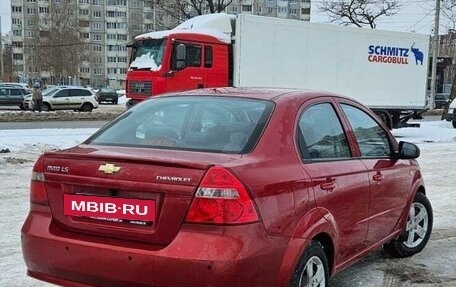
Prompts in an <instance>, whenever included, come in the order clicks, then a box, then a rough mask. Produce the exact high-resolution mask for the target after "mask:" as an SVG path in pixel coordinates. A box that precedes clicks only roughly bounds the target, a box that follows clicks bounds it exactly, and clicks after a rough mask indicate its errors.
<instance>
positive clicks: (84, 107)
mask: <svg viewBox="0 0 456 287" xmlns="http://www.w3.org/2000/svg"><path fill="white" fill-rule="evenodd" d="M92 110H93V106H92V104H90V103H85V104H83V105H82V107H81V111H83V112H91V111H92Z"/></svg>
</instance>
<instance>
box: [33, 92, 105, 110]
mask: <svg viewBox="0 0 456 287" xmlns="http://www.w3.org/2000/svg"><path fill="white" fill-rule="evenodd" d="M24 106H26V107H27V108H32V107H33V101H32V97H31V96H30V97H27V98H26V100H25V103H24ZM96 108H98V102H97V100H96V95H95V93H94V92H92V90H90V89H86V88H80V87H68V86H65V87H56V88H52V89H49V90H45V91H43V107H42V110H43V111H51V110H76V111H82V112H91V111H92V110H93V109H96Z"/></svg>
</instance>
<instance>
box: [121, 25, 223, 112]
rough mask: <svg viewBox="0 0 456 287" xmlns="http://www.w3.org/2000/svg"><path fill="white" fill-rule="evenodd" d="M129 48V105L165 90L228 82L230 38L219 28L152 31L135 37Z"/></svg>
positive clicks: (188, 88) (127, 91) (181, 89)
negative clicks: (218, 29) (216, 29)
mask: <svg viewBox="0 0 456 287" xmlns="http://www.w3.org/2000/svg"><path fill="white" fill-rule="evenodd" d="M130 47H131V49H132V50H131V57H130V64H129V69H128V72H127V86H126V93H127V97H128V98H129V99H130V100H129V102H128V103H127V105H129V106H132V105H134V104H135V103H137V102H139V101H142V100H144V99H146V98H148V97H150V96H156V95H160V94H162V93H165V92H172V91H183V90H190V89H197V88H206V87H224V86H228V85H229V84H230V78H231V75H232V73H230V66H232V65H231V64H230V63H232V59H231V55H232V53H231V39H230V37H229V36H227V35H226V34H224V33H222V32H220V31H215V30H211V29H201V31H199V30H196V29H193V30H186V29H179V30H169V31H159V32H152V33H147V34H143V35H139V36H137V37H136V38H135V41H134V42H133V43H132V45H131V46H130Z"/></svg>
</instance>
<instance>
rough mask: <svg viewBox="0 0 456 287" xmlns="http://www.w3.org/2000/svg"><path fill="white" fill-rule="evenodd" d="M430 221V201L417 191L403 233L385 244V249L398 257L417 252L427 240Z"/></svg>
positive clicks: (430, 230)
mask: <svg viewBox="0 0 456 287" xmlns="http://www.w3.org/2000/svg"><path fill="white" fill-rule="evenodd" d="M420 214H421V215H420ZM432 223H433V216H432V206H431V203H430V202H429V200H428V198H427V197H426V195H424V194H423V193H421V192H418V193H417V194H416V195H415V199H414V200H413V202H412V205H411V207H410V211H409V215H408V216H407V222H406V224H405V227H404V231H403V234H402V235H401V236H399V238H398V239H394V240H393V241H391V242H389V243H387V244H385V245H384V248H385V250H386V251H387V252H388V253H390V254H391V255H392V256H394V257H398V258H402V257H409V256H412V255H414V254H416V253H419V252H420V251H421V250H423V248H424V247H425V246H426V244H427V242H428V241H429V237H430V236H431V232H432Z"/></svg>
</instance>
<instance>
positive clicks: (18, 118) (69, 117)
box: [0, 111, 122, 122]
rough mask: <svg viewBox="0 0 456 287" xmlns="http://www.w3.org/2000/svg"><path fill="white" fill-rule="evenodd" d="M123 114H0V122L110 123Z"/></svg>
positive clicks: (26, 112)
mask: <svg viewBox="0 0 456 287" xmlns="http://www.w3.org/2000/svg"><path fill="white" fill-rule="evenodd" d="M121 113H122V112H89V113H82V112H73V111H57V112H41V113H35V112H30V111H20V112H5V113H0V122H44V121H78V120H85V121H97V120H106V121H110V120H113V119H115V118H116V117H117V116H119V115H120V114H121Z"/></svg>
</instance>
